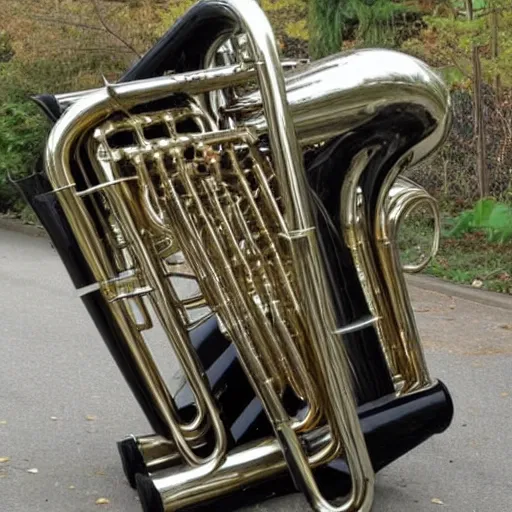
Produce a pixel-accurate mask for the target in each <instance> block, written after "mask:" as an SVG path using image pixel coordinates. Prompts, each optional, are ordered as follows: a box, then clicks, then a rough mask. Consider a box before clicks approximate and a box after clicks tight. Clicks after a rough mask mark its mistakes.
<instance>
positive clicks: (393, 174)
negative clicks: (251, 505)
mask: <svg viewBox="0 0 512 512" xmlns="http://www.w3.org/2000/svg"><path fill="white" fill-rule="evenodd" d="M34 99H35V101H36V102H37V103H38V104H39V105H40V106H41V108H42V109H43V110H44V112H46V114H47V115H48V117H49V118H50V119H51V120H52V121H53V126H52V128H51V131H50V133H49V135H48V138H47V141H46V148H45V153H44V155H43V157H42V158H41V164H40V165H39V166H38V168H37V169H36V171H35V172H34V174H33V175H32V176H29V177H28V178H25V179H23V180H20V181H18V182H17V183H16V184H17V186H18V188H19V190H20V191H21V193H22V194H23V196H24V197H25V199H26V200H27V202H28V203H29V204H30V205H31V207H32V208H33V210H34V212H35V213H36V214H37V216H38V217H39V219H40V221H41V223H42V224H43V226H44V227H45V229H46V230H47V232H48V234H49V236H50V238H51V240H52V243H53V246H54V247H55V249H56V251H57V252H58V254H59V256H60V258H61V259H62V262H63V264H64V265H65V267H66V269H67V271H68V273H69V275H70V277H71V279H72V281H73V284H74V286H75V287H76V289H77V291H78V294H79V296H80V298H81V300H82V301H83V303H84V305H85V307H86V308H87V310H88V312H89V313H90V315H91V317H92V319H93V320H94V322H95V325H96V327H97V329H98V331H99V333H100V334H101V336H102V338H103V340H104V341H105V343H106V345H107V347H108V349H109V351H110V353H111V355H112V357H113V358H114V359H115V361H116V363H117V365H118V367H119V370H120V371H121V372H122V374H123V376H124V378H125V380H126V382H127V384H128V385H129V387H130V388H131V391H132V393H133V395H134V397H135V399H136V401H137V402H138V404H139V405H140V407H141V409H142V410H143V412H144V414H145V416H146V417H147V419H148V421H149V423H150V425H151V429H152V432H150V433H146V434H144V435H139V436H135V435H131V436H129V437H127V438H126V439H123V440H120V441H119V442H118V448H119V453H120V456H121V460H122V465H123V469H124V473H125V475H126V477H127V479H128V481H129V483H130V484H131V486H132V487H134V488H136V489H137V490H138V493H139V496H140V503H141V505H142V509H143V510H144V511H146V512H159V511H160V512H162V511H165V512H170V511H177V510H186V509H188V508H193V507H198V506H202V505H207V504H211V503H212V502H215V503H216V505H215V506H220V505H218V503H217V500H226V501H225V502H226V503H228V502H229V500H230V499H231V500H232V499H233V498H235V499H236V500H238V501H237V502H236V503H240V502H241V501H240V500H249V501H252V500H258V501H261V500H263V499H265V498H267V497H269V496H275V495H276V494H284V493H290V492H294V491H300V492H302V493H303V494H304V495H305V497H306V498H307V500H308V502H309V505H310V506H311V509H312V510H315V511H329V512H349V511H350V512H354V511H369V510H371V507H372V502H373V497H374V487H375V474H376V473H377V472H378V471H379V470H381V469H382V468H384V467H385V466H387V465H388V464H391V463H392V462H393V461H395V460H396V459H397V458H399V457H401V456H402V455H404V454H406V453H407V452H409V451H410V450H412V449H414V448H415V447H417V446H418V445H419V444H421V443H422V442H424V441H425V440H427V439H428V438H429V437H431V436H432V435H434V434H438V433H441V432H443V431H445V430H446V429H447V428H448V427H449V425H450V423H451V420H452V416H453V404H452V400H451V398H450V394H449V391H448V390H447V388H446V387H445V385H444V384H443V383H442V382H440V381H439V380H437V379H435V378H433V377H432V376H431V375H430V373H429V370H428V366H427V363H426V360H425V356H424V353H423V349H422V344H421V340H420V336H419V333H418V329H417V326H416V323H415V318H414V312H413V310H412V306H411V302H410V299H409V296H408V292H407V286H406V282H405V278H404V274H405V273H406V272H416V271H419V270H421V268H423V267H424V266H425V265H426V264H427V263H428V260H429V258H430V257H431V256H432V255H433V254H434V253H435V251H436V250H437V243H438V240H437V238H438V234H439V215H438V211H437V206H436V202H435V200H434V199H433V198H432V197H431V196H430V195H429V194H428V193H427V192H426V191H425V190H424V189H423V188H422V187H420V186H419V185H417V184H416V183H414V182H412V181H410V180H409V179H407V178H405V177H404V176H403V171H405V170H406V169H408V168H409V167H410V166H412V165H415V164H417V163H418V162H421V161H423V160H424V159H425V158H427V157H428V156H430V155H432V154H433V153H434V152H435V151H436V150H437V149H438V148H439V147H440V146H441V145H442V144H443V142H444V140H445V138H446V136H447V134H448V132H449V129H450V125H451V110H450V98H449V93H448V91H447V89H446V87H445V86H444V84H443V82H442V81H441V80H440V78H439V77H438V75H437V74H436V73H435V72H434V71H433V70H432V69H430V68H429V67H428V66H426V65H425V64H424V63H422V62H420V61H418V60H417V59H415V58H413V57H410V56H408V55H405V54H402V53H399V52H395V51H390V50H383V49H367V50H357V51H349V52H343V53H340V54H337V55H333V56H330V57H328V58H325V59H322V60H319V61H314V62H302V61H285V60H282V59H281V58H280V56H279V52H278V48H277V44H276V40H275V37H274V35H273V32H272V29H271V27H270V24H269V22H268V20H267V18H266V16H265V14H264V12H263V11H262V9H261V8H260V6H259V4H258V2H256V1H255V0H202V1H200V2H198V3H197V4H196V5H195V6H194V7H192V8H191V9H190V10H189V11H188V12H187V13H186V14H185V15H184V16H183V17H182V18H181V19H180V20H178V22H177V23H176V24H175V25H174V26H173V27H172V28H171V29H170V30H169V31H168V33H167V34H166V35H164V37H163V38H162V39H161V40H160V41H159V42H158V43H157V44H156V45H155V46H154V47H153V48H152V49H151V50H150V51H149V52H148V53H146V54H145V55H144V56H143V57H142V59H141V60H140V61H138V62H137V63H136V64H135V65H134V66H133V67H132V68H131V69H130V70H129V71H128V72H127V73H125V75H124V76H123V77H122V78H121V79H120V80H119V81H118V82H117V83H115V84H110V83H107V82H105V84H104V86H103V87H101V88H98V89H94V90H87V91H78V92H73V93H67V94H58V95H40V96H37V97H36V98H34ZM420 205H426V206H427V207H428V208H429V210H430V212H431V213H432V216H433V219H434V220H433V222H434V226H435V234H434V239H433V243H432V251H431V254H430V255H429V256H428V257H427V258H426V259H425V261H423V262H421V263H419V264H418V265H416V266H404V265H403V264H402V261H401V258H400V252H399V249H398V242H397V236H398V229H399V226H400V222H401V221H402V220H403V218H405V217H406V216H407V215H408V214H409V213H410V212H411V211H412V210H413V209H415V208H417V207H418V206H420ZM151 336H156V337H157V338H158V339H159V340H163V341H164V342H165V350H166V351H168V353H170V354H172V357H174V358H175V360H176V361H177V362H178V363H179V367H180V372H181V373H180V374H179V382H176V380H173V381H172V382H170V381H169V375H166V374H165V372H164V371H163V369H162V368H161V366H160V364H159V358H158V357H156V356H155V354H154V350H152V345H151V343H150V341H149V339H150V338H151ZM172 384H174V386H173V385H172ZM244 502H245V501H244Z"/></svg>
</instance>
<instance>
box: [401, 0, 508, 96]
mask: <svg viewBox="0 0 512 512" xmlns="http://www.w3.org/2000/svg"><path fill="white" fill-rule="evenodd" d="M453 6H454V7H456V8H457V9H461V10H463V12H462V13H460V14H458V15H457V16H454V15H453V11H451V10H450V11H448V12H446V11H443V12H437V13H435V14H433V13H432V14H430V15H428V16H424V18H423V21H424V22H425V23H426V24H427V28H426V29H425V30H424V31H423V32H422V33H421V35H420V37H419V38H415V39H411V40H409V41H407V42H406V43H405V44H404V46H403V50H405V51H406V52H409V53H412V54H413V55H416V56H417V57H419V58H421V59H424V60H426V61H427V62H428V63H430V64H431V65H434V66H443V67H444V66H451V67H455V68H457V69H458V71H459V73H460V75H461V76H462V77H464V78H462V79H461V80H459V82H458V83H461V82H463V81H464V80H465V79H469V78H470V77H471V76H472V47H473V45H476V46H478V47H479V53H480V59H481V64H482V72H483V75H484V79H485V81H486V82H488V83H491V82H492V78H493V77H494V76H495V75H496V73H499V74H500V77H501V82H502V84H503V85H504V86H512V9H510V1H509V0H493V1H492V2H489V1H485V2H484V1H481V2H477V1H476V0H473V8H474V10H475V16H474V19H473V20H472V21H469V20H468V19H467V17H466V14H465V12H464V9H465V7H464V2H453ZM484 7H485V8H487V9H488V10H484V11H481V9H483V8H484ZM490 7H493V8H497V9H500V10H499V13H498V31H497V38H498V57H497V58H493V57H492V54H491V43H492V18H491V16H490V15H489V13H490V10H489V8H490Z"/></svg>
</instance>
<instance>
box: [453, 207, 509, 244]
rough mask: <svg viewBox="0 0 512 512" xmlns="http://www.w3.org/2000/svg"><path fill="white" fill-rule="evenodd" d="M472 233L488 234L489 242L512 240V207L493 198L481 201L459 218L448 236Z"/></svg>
mask: <svg viewBox="0 0 512 512" xmlns="http://www.w3.org/2000/svg"><path fill="white" fill-rule="evenodd" d="M470 231H483V232H485V233H487V237H488V240H489V242H498V243H505V242H507V241H508V240H512V206H509V205H507V204H505V203H500V202H498V201H496V200H495V199H492V198H487V199H481V200H480V201H478V202H477V203H476V204H475V206H474V208H473V209H471V210H466V211H465V212H463V213H462V214H461V215H460V216H459V217H458V218H457V222H456V223H455V226H454V227H453V228H452V229H451V231H450V232H449V233H448V236H453V237H458V236H461V235H463V234H465V233H468V232H470Z"/></svg>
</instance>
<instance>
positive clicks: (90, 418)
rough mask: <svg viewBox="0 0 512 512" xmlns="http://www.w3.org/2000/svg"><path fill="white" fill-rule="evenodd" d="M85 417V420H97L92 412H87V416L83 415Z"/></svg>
mask: <svg viewBox="0 0 512 512" xmlns="http://www.w3.org/2000/svg"><path fill="white" fill-rule="evenodd" d="M85 419H86V420H87V421H94V420H97V419H98V418H97V416H93V415H92V414H89V415H88V416H86V417H85Z"/></svg>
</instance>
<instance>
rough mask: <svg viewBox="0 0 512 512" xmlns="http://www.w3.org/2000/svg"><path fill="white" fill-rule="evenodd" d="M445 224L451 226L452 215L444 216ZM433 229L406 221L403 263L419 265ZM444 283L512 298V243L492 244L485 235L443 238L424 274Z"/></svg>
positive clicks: (413, 220)
mask: <svg viewBox="0 0 512 512" xmlns="http://www.w3.org/2000/svg"><path fill="white" fill-rule="evenodd" d="M443 217H444V218H443V221H444V222H443V224H444V225H447V224H452V223H453V215H452V214H448V213H444V214H443ZM432 233H433V231H432V229H431V227H430V226H428V225H426V224H425V222H424V221H422V220H421V219H418V218H411V219H408V220H406V221H405V222H404V223H403V225H402V227H401V229H400V237H399V246H400V249H401V253H402V259H403V261H404V262H416V261H417V258H418V254H419V253H424V252H425V251H426V250H427V248H428V247H429V245H430V242H431V240H432ZM424 273H425V274H429V275H433V276H436V277H439V278H441V279H446V280H448V281H453V282H456V283H460V284H467V285H473V286H476V287H478V288H483V289H486V290H492V291H496V292H501V293H508V294H512V241H511V242H508V243H505V244H497V243H490V242H488V241H487V236H486V235H485V234H484V233H482V232H473V233H465V234H464V235H462V236H461V237H458V238H455V237H448V236H446V235H441V240H440V246H439V251H438V253H437V256H436V257H435V258H434V259H433V261H432V262H431V263H430V264H429V265H428V267H427V268H426V269H425V271H424Z"/></svg>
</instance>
